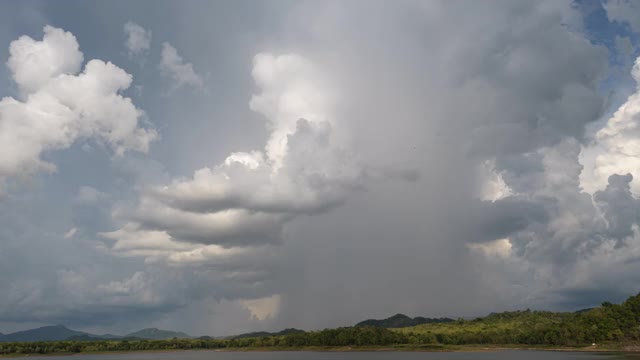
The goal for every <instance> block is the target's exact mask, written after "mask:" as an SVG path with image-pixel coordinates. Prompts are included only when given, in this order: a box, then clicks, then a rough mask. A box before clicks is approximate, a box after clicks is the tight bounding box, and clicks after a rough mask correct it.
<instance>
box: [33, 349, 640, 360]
mask: <svg viewBox="0 0 640 360" xmlns="http://www.w3.org/2000/svg"><path fill="white" fill-rule="evenodd" d="M29 359H30V360H36V359H38V360H62V359H64V360H538V359H544V360H616V359H620V360H625V359H629V360H632V359H633V360H640V353H639V354H605V353H580V352H554V351H523V350H517V351H516V350H513V351H495V352H215V351H184V352H164V353H129V354H100V355H73V356H56V357H51V356H47V357H32V356H30V357H29Z"/></svg>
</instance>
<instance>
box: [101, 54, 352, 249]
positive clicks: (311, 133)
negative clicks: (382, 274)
mask: <svg viewBox="0 0 640 360" xmlns="http://www.w3.org/2000/svg"><path fill="white" fill-rule="evenodd" d="M252 75H253V78H254V80H255V82H256V84H257V85H258V88H259V90H260V91H259V92H258V94H256V95H254V96H253V97H252V98H251V101H250V107H251V109H252V110H254V111H256V112H259V113H260V114H262V115H264V118H265V120H266V121H267V127H268V129H270V130H271V134H270V136H269V139H268V141H267V144H266V146H265V149H264V150H263V151H260V150H256V151H249V152H235V153H232V154H230V155H229V156H228V157H227V158H226V159H225V160H224V162H223V163H221V164H219V165H217V166H215V167H212V168H209V167H206V168H202V169H200V170H198V171H196V172H195V174H194V175H193V178H190V179H179V180H175V181H173V182H172V183H171V184H168V185H166V186H162V187H155V188H151V189H149V190H148V191H146V193H145V194H144V195H143V197H142V198H141V200H140V204H139V206H138V207H137V209H136V210H135V211H133V212H132V213H131V214H128V217H129V219H130V222H129V223H128V224H127V225H126V226H124V227H123V228H122V229H120V230H118V231H116V232H112V233H107V234H104V235H105V236H107V237H110V238H113V239H116V240H117V242H116V243H115V245H114V249H123V247H124V245H123V244H124V243H125V242H126V243H127V244H128V245H127V246H126V248H127V249H129V250H131V251H139V250H140V249H139V248H136V246H135V243H136V242H137V243H138V245H139V247H148V246H149V244H151V243H153V244H155V245H156V246H157V248H158V249H160V248H165V249H166V248H168V247H170V246H171V247H175V248H176V249H178V248H180V247H184V246H188V245H187V244H185V243H192V244H203V246H209V247H208V249H209V250H213V249H216V250H215V251H213V252H210V251H204V252H203V251H200V252H199V254H200V255H207V254H210V255H216V254H217V255H219V254H221V253H224V252H225V251H226V252H231V250H233V249H235V248H237V247H247V246H260V245H264V244H274V243H278V242H279V241H280V239H281V234H282V230H283V225H284V224H285V223H286V222H287V221H289V220H291V219H293V218H294V217H296V216H298V215H300V214H313V213H318V212H322V211H325V210H328V209H330V208H332V207H335V206H337V205H339V204H341V203H342V202H343V201H344V198H345V196H346V194H347V193H348V192H349V191H350V190H352V189H355V188H357V187H358V186H360V183H361V178H362V170H361V169H360V168H359V167H358V166H357V163H356V160H355V158H354V156H353V155H352V154H351V153H350V152H349V151H348V150H346V148H347V147H346V144H345V143H343V141H342V140H339V138H338V137H337V136H335V133H334V131H335V124H334V121H335V118H334V113H333V108H334V103H335V99H334V98H333V96H334V94H335V92H334V91H333V89H332V88H331V84H330V83H329V81H328V80H327V78H326V76H325V75H324V74H323V73H322V72H321V70H319V69H317V68H316V67H315V66H314V64H312V63H311V62H310V61H308V60H307V59H305V58H303V57H301V56H299V55H295V54H286V55H280V56H274V55H271V54H258V55H256V56H255V58H254V66H253V71H252ZM169 244H173V245H169ZM178 244H180V245H178ZM212 246H213V247H212ZM219 247H222V248H226V249H227V250H223V249H222V248H219ZM188 251H193V249H190V250H188ZM182 258H184V257H182V256H180V255H179V254H176V253H175V252H174V253H172V256H171V257H170V258H169V259H170V260H171V259H173V260H177V259H182Z"/></svg>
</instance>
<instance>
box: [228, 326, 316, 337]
mask: <svg viewBox="0 0 640 360" xmlns="http://www.w3.org/2000/svg"><path fill="white" fill-rule="evenodd" d="M303 332H304V330H300V329H294V328H289V329H284V330H282V331H278V332H267V331H256V332H250V333H246V334H240V335H235V336H230V337H229V339H246V338H257V337H267V336H284V335H289V334H298V333H303Z"/></svg>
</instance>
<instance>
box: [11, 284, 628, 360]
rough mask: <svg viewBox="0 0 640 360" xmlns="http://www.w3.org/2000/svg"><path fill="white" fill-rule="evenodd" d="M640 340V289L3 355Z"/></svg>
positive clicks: (45, 346)
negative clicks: (528, 306)
mask: <svg viewBox="0 0 640 360" xmlns="http://www.w3.org/2000/svg"><path fill="white" fill-rule="evenodd" d="M639 341H640V294H639V295H636V296H633V297H630V298H629V299H628V300H627V301H625V302H624V303H622V304H619V305H616V304H611V303H603V304H602V306H601V307H598V308H596V309H592V310H588V311H583V312H577V313H554V312H547V311H530V310H525V311H516V312H503V313H498V314H491V315H489V316H486V317H483V318H478V319H474V320H457V321H454V322H448V323H433V324H423V325H418V326H414V327H409V328H398V329H385V328H379V327H346V328H338V329H326V330H322V331H314V332H301V333H292V334H288V335H283V336H268V337H256V338H236V339H173V340H130V341H126V340H88V341H51V342H28V343H24V342H23V343H19V342H4V343H2V342H0V355H8V354H52V353H78V352H104V351H144V350H146V351H149V350H181V349H182V350H189V349H234V348H265V349H267V348H278V349H284V350H286V349H287V348H291V349H295V348H305V347H346V346H353V347H359V346H396V345H407V346H427V345H434V344H441V345H467V344H493V345H500V344H511V345H518V344H520V345H546V346H584V345H590V344H591V343H597V344H601V343H604V344H622V343H624V344H628V343H637V342H639Z"/></svg>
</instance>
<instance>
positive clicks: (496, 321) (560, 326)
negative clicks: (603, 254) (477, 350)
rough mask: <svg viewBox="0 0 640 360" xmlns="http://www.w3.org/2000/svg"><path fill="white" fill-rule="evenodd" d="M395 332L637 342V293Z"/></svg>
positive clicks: (572, 342) (472, 340) (445, 337)
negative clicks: (585, 305) (584, 305)
mask: <svg viewBox="0 0 640 360" xmlns="http://www.w3.org/2000/svg"><path fill="white" fill-rule="evenodd" d="M396 331H398V332H401V333H403V334H409V335H410V336H413V335H415V336H417V335H420V336H422V337H424V336H427V337H429V338H430V339H423V338H421V339H422V340H421V341H432V342H436V343H441V344H528V345H563V346H579V345H587V344H591V343H596V344H599V343H636V342H638V341H640V294H638V295H635V296H632V297H630V298H628V299H627V300H626V301H625V302H624V303H622V304H612V303H609V302H604V303H603V304H602V306H600V307H597V308H594V309H587V310H581V311H579V312H564V313H562V312H548V311H531V310H525V311H514V312H503V313H494V314H491V315H489V316H486V317H482V318H477V319H474V320H456V321H455V322H452V323H445V324H442V323H441V324H423V325H418V326H414V327H409V328H403V329H397V330H396Z"/></svg>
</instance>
